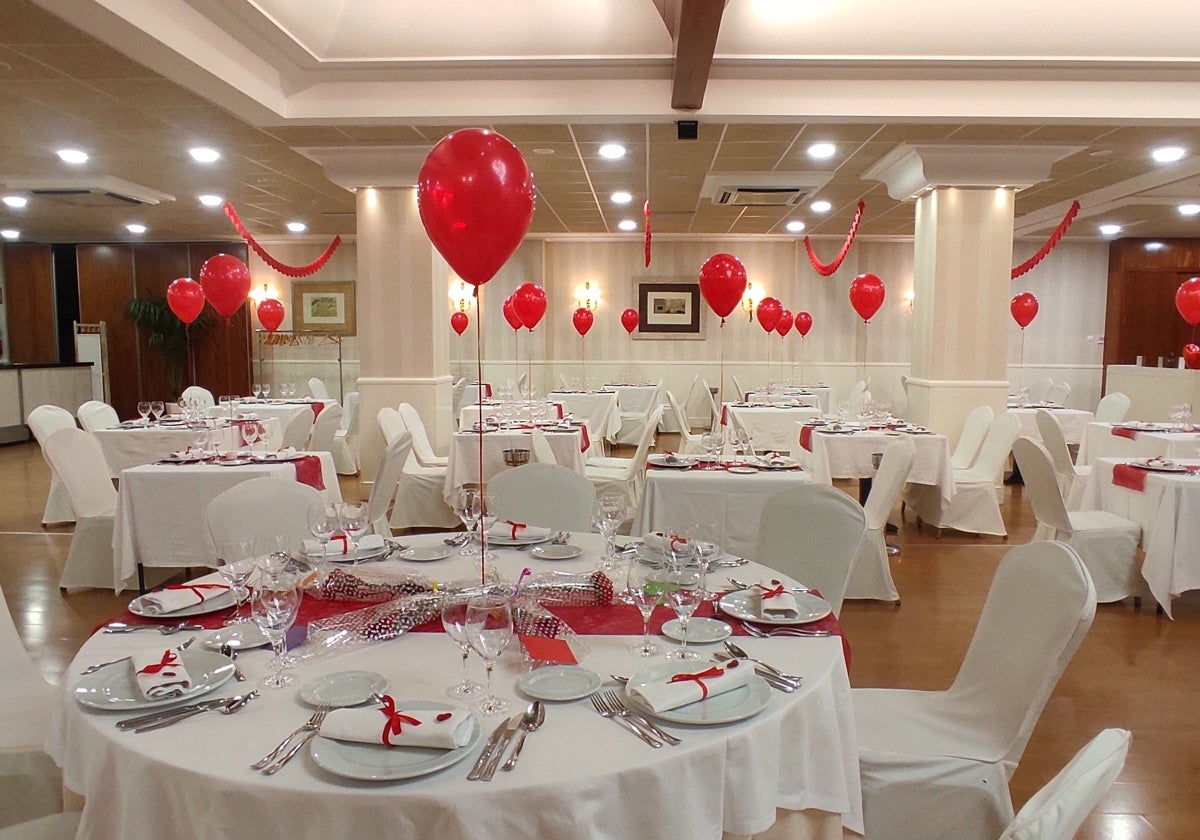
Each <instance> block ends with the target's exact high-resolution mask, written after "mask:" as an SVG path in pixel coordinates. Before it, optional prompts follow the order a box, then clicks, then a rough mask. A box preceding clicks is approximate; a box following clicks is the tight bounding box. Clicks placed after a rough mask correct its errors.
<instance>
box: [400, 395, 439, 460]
mask: <svg viewBox="0 0 1200 840" xmlns="http://www.w3.org/2000/svg"><path fill="white" fill-rule="evenodd" d="M396 410H397V411H399V412H400V417H401V419H403V420H404V425H405V427H407V428H408V431H409V432H410V433H411V434H412V436H413V454H414V455H415V456H416V457H417V461H418V462H420V464H421V466H423V467H444V466H446V465H447V464H448V463H449V462H450V459H449V458H448V457H446V456H445V455H438V454H436V453H435V452H434V451H433V444H431V443H430V442H429V434H428V433H427V432H426V431H425V422H424V421H423V420H421V415H420V414H419V413H417V410H416V409H415V408H413V406H412V405H410V404H409V403H400V405H399V406H398V407H397V409H396Z"/></svg>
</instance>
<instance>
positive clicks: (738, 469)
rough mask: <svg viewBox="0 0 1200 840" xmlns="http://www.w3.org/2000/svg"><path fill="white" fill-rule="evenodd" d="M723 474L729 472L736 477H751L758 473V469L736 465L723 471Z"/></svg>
mask: <svg viewBox="0 0 1200 840" xmlns="http://www.w3.org/2000/svg"><path fill="white" fill-rule="evenodd" d="M725 472H731V473H735V474H737V475H752V474H753V473H756V472H758V467H750V466H747V465H745V464H737V465H735V466H732V467H729V468H728V469H726V470H725Z"/></svg>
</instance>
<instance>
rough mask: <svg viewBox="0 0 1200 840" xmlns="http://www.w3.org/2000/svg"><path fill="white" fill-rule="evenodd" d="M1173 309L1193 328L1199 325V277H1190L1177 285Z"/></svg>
mask: <svg viewBox="0 0 1200 840" xmlns="http://www.w3.org/2000/svg"><path fill="white" fill-rule="evenodd" d="M1175 308H1176V309H1178V310H1179V314H1180V315H1182V316H1183V320H1185V321H1187V322H1188V323H1189V324H1191V325H1192V326H1193V327H1194V326H1196V325H1197V324H1200V277H1192V278H1190V279H1188V280H1184V281H1183V282H1182V283H1180V284H1179V289H1178V290H1177V291H1176V292H1175ZM1193 338H1195V336H1193Z"/></svg>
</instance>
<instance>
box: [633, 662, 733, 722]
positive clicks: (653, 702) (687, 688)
mask: <svg viewBox="0 0 1200 840" xmlns="http://www.w3.org/2000/svg"><path fill="white" fill-rule="evenodd" d="M706 672H712V673H713V674H714V676H706V677H702V678H699V679H688V678H685V677H684V676H683V675H681V674H675V675H674V676H666V677H663V678H661V679H658V680H655V681H654V682H652V683H650V684H649V685H644V686H637V687H634V686H629V688H628V691H629V692H630V693H631V694H635V695H637V696H638V697H639V698H640V699H641V700H642V702H643V703H645V704H646V705H647V706H649V707H650V708H651V709H653V710H654V711H656V712H665V711H668V710H670V709H678V708H679V707H680V706H686V705H688V704H689V703H696V702H698V701H700V700H705V699H707V698H708V697H715V696H716V695H718V694H725V693H726V692H728V691H733V690H734V689H735V688H741V687H742V686H744V685H747V684H748V683H749V682H750V680H751V679H752V678H753V677H754V666H753V665H748V664H746V663H743V662H738V661H737V660H734V661H732V662H727V663H725V665H724V666H721V665H709V664H706V663H696V667H695V669H694V670H689V671H687V672H686V673H687V674H703V673H706ZM718 672H719V675H717V674H718ZM672 680H674V682H672ZM702 683H703V686H704V687H703V688H701V684H702ZM705 688H707V689H708V694H707V695H706V694H705V693H704V689H705Z"/></svg>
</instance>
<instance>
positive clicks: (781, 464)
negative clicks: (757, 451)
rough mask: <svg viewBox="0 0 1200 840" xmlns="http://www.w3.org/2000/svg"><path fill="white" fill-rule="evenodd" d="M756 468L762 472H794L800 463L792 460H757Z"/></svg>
mask: <svg viewBox="0 0 1200 840" xmlns="http://www.w3.org/2000/svg"><path fill="white" fill-rule="evenodd" d="M758 466H759V467H762V468H763V469H764V470H794V469H796V467H798V466H800V462H799V461H797V460H796V459H794V458H759V459H758Z"/></svg>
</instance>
